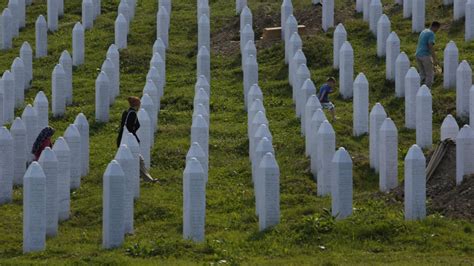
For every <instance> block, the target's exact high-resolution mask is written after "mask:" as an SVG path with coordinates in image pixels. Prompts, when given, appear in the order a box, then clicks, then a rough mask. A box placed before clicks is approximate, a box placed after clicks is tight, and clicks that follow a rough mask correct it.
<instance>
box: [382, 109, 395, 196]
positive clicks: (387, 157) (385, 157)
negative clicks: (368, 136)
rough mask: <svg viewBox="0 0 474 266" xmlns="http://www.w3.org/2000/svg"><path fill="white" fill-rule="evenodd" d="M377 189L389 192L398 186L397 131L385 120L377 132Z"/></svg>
mask: <svg viewBox="0 0 474 266" xmlns="http://www.w3.org/2000/svg"><path fill="white" fill-rule="evenodd" d="M379 160H380V162H379V165H380V174H379V189H380V191H382V192H389V191H390V190H391V189H394V188H396V187H397V186H398V131H397V127H396V126H395V123H394V122H393V121H392V119H390V118H386V119H385V121H384V122H383V123H382V126H381V127H380V130H379Z"/></svg>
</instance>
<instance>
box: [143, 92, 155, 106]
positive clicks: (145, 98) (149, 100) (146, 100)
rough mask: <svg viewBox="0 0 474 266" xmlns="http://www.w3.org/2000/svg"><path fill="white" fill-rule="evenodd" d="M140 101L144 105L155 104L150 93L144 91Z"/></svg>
mask: <svg viewBox="0 0 474 266" xmlns="http://www.w3.org/2000/svg"><path fill="white" fill-rule="evenodd" d="M140 101H141V105H142V106H155V105H154V103H153V99H152V98H151V97H150V95H148V93H144V94H143V96H142V98H141V99H140Z"/></svg>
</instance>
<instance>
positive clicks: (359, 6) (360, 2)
mask: <svg viewBox="0 0 474 266" xmlns="http://www.w3.org/2000/svg"><path fill="white" fill-rule="evenodd" d="M355 10H356V12H357V13H362V12H363V11H364V0H356V8H355Z"/></svg>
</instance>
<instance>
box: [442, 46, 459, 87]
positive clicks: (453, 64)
mask: <svg viewBox="0 0 474 266" xmlns="http://www.w3.org/2000/svg"><path fill="white" fill-rule="evenodd" d="M458 66H459V50H458V48H457V46H456V44H455V43H454V42H453V41H450V42H449V43H448V44H447V45H446V48H445V49H444V64H443V74H444V75H443V87H444V88H445V89H452V88H455V87H456V69H457V68H458Z"/></svg>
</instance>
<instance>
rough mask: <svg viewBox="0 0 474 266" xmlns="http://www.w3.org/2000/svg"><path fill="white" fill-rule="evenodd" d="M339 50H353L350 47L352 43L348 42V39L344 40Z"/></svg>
mask: <svg viewBox="0 0 474 266" xmlns="http://www.w3.org/2000/svg"><path fill="white" fill-rule="evenodd" d="M339 51H342V52H354V49H352V45H351V43H350V42H348V41H345V42H344V43H343V44H342V46H341V49H340V50H339Z"/></svg>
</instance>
